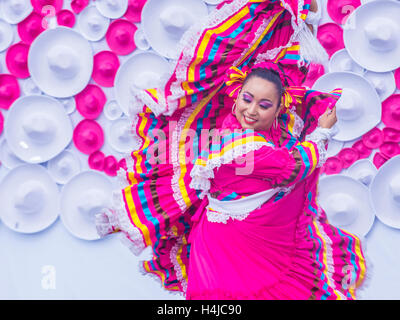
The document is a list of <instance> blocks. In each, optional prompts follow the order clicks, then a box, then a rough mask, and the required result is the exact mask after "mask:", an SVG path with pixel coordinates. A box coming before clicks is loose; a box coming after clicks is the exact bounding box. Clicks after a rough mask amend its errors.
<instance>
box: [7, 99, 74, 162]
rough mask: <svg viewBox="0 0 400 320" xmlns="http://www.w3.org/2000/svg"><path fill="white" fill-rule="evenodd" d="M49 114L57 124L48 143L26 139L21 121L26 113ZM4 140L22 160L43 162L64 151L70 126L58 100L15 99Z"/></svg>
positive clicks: (68, 137)
mask: <svg viewBox="0 0 400 320" xmlns="http://www.w3.org/2000/svg"><path fill="white" fill-rule="evenodd" d="M33 110H37V111H38V112H40V113H44V114H48V115H49V114H51V115H52V116H53V117H54V121H55V123H57V127H56V133H55V137H54V139H53V141H52V142H50V143H49V144H37V143H35V142H33V141H31V140H29V139H28V137H27V136H26V134H25V133H24V130H23V128H22V120H23V119H24V118H25V117H26V115H27V114H29V112H32V111H33ZM4 133H5V138H6V140H7V143H8V146H9V147H10V149H11V151H12V152H13V153H15V155H16V156H17V157H18V158H20V159H21V160H23V161H25V162H29V163H42V162H45V161H48V160H50V159H51V158H54V157H55V156H56V155H58V154H59V153H60V152H61V151H62V150H64V149H65V148H66V147H67V145H68V144H69V143H70V142H71V139H72V123H71V120H70V119H69V117H68V115H67V114H66V112H65V110H64V108H63V106H62V105H61V103H60V102H59V101H57V100H56V99H53V98H51V97H47V96H41V95H32V96H24V97H21V98H19V99H18V100H16V101H15V102H14V104H13V107H12V108H11V109H10V111H9V112H8V114H7V118H6V126H5V131H4Z"/></svg>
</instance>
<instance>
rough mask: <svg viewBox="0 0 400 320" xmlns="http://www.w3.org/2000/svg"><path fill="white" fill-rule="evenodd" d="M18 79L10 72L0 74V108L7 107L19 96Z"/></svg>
mask: <svg viewBox="0 0 400 320" xmlns="http://www.w3.org/2000/svg"><path fill="white" fill-rule="evenodd" d="M19 95H20V88H19V84H18V80H17V79H16V77H15V76H13V75H11V74H0V108H2V109H9V108H10V106H11V105H12V103H13V102H14V101H15V100H16V99H17V98H18V97H19Z"/></svg>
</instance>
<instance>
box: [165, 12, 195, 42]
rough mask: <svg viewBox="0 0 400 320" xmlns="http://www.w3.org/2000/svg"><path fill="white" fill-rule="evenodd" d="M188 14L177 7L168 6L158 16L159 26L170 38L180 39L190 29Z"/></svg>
mask: <svg viewBox="0 0 400 320" xmlns="http://www.w3.org/2000/svg"><path fill="white" fill-rule="evenodd" d="M190 16H191V14H190V12H189V11H188V10H187V9H185V8H183V7H179V6H168V7H167V8H165V9H164V10H163V11H162V12H161V14H160V21H161V24H162V25H163V26H164V29H165V31H167V32H168V33H169V34H170V35H171V36H172V37H174V38H180V37H181V36H182V34H183V33H184V32H185V31H186V30H187V29H188V28H189V27H190V25H191V21H190Z"/></svg>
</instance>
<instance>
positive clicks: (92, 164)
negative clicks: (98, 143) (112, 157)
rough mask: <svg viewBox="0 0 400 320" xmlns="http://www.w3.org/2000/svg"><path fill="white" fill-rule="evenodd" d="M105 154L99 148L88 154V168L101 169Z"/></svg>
mask: <svg viewBox="0 0 400 320" xmlns="http://www.w3.org/2000/svg"><path fill="white" fill-rule="evenodd" d="M104 158H105V155H104V153H103V152H101V151H100V150H97V151H95V152H93V153H91V154H90V155H89V158H88V164H89V168H90V169H93V170H98V171H103V169H104Z"/></svg>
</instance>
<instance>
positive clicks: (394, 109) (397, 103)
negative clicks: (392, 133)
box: [382, 94, 400, 130]
mask: <svg viewBox="0 0 400 320" xmlns="http://www.w3.org/2000/svg"><path fill="white" fill-rule="evenodd" d="M382 122H383V123H384V124H385V125H386V126H388V127H391V128H394V129H397V130H400V94H393V95H391V96H390V97H389V98H387V99H386V100H385V101H383V102H382Z"/></svg>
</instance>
